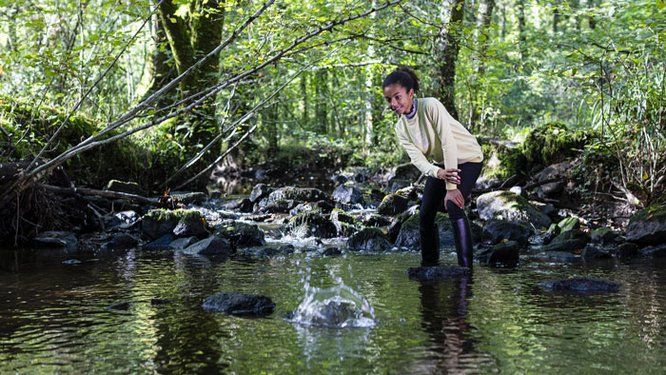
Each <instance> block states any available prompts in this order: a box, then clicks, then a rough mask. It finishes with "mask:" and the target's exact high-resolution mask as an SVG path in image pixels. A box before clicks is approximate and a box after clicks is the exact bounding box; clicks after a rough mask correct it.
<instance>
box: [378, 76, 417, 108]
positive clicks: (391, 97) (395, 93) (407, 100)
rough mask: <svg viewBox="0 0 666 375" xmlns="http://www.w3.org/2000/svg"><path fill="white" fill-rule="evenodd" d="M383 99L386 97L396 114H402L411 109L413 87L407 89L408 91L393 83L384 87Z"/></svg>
mask: <svg viewBox="0 0 666 375" xmlns="http://www.w3.org/2000/svg"><path fill="white" fill-rule="evenodd" d="M384 99H386V102H387V103H388V105H389V106H390V107H391V110H393V112H395V113H396V114H397V115H398V116H400V115H404V114H407V113H409V111H410V110H411V109H412V103H413V101H414V89H409V92H407V89H405V87H404V86H401V85H399V84H397V83H393V84H390V85H388V86H386V87H384Z"/></svg>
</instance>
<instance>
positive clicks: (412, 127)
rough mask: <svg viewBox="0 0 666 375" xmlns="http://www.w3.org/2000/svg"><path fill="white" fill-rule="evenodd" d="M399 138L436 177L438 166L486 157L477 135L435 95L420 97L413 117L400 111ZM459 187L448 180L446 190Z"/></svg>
mask: <svg viewBox="0 0 666 375" xmlns="http://www.w3.org/2000/svg"><path fill="white" fill-rule="evenodd" d="M395 132H396V134H397V136H398V141H399V142H400V144H401V145H402V147H404V149H405V151H407V154H408V155H409V158H410V159H411V161H412V164H414V165H415V166H416V167H417V168H418V169H419V170H420V171H421V172H422V173H423V174H425V175H426V176H430V177H435V178H436V177H437V171H438V170H439V169H440V168H439V167H438V166H436V165H434V164H433V163H431V162H430V161H429V160H428V158H430V159H431V160H433V161H434V162H435V163H442V162H443V163H444V166H445V167H446V168H447V169H448V168H457V167H458V164H463V163H466V162H481V161H483V152H482V151H481V146H479V143H478V142H477V141H476V138H475V137H474V136H473V135H472V134H470V132H469V131H468V130H467V129H465V127H464V126H462V124H460V123H459V122H458V121H456V119H454V118H453V117H452V116H451V115H450V114H449V112H448V111H447V110H446V108H444V105H443V104H442V103H441V102H440V101H439V100H437V99H436V98H419V99H418V104H417V106H416V115H415V116H414V117H412V118H411V119H408V118H407V116H405V115H401V116H400V119H398V123H397V124H396V125H395ZM455 189H457V185H456V184H452V183H449V182H447V183H446V190H455Z"/></svg>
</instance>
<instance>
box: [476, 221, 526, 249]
mask: <svg viewBox="0 0 666 375" xmlns="http://www.w3.org/2000/svg"><path fill="white" fill-rule="evenodd" d="M533 234H534V229H532V227H531V226H529V225H527V224H524V223H521V222H510V221H506V220H497V219H491V220H489V221H488V222H486V224H485V225H484V226H483V234H482V237H483V239H484V240H488V241H490V242H491V243H493V244H496V243H500V242H502V241H504V240H508V241H517V242H519V243H520V244H523V245H525V244H527V241H528V239H529V238H530V236H531V235H533Z"/></svg>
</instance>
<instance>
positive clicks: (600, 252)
mask: <svg viewBox="0 0 666 375" xmlns="http://www.w3.org/2000/svg"><path fill="white" fill-rule="evenodd" d="M613 250H614V249H613V248H608V247H604V246H603V245H599V244H594V243H588V244H587V245H586V246H585V249H583V253H582V254H581V258H583V259H585V260H588V261H589V260H594V259H610V258H612V257H613Z"/></svg>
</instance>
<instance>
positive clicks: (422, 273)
mask: <svg viewBox="0 0 666 375" xmlns="http://www.w3.org/2000/svg"><path fill="white" fill-rule="evenodd" d="M469 274H470V269H469V268H466V267H458V266H446V267H445V266H437V267H410V268H408V269H407V276H409V278H410V279H412V280H419V281H438V280H448V279H452V278H456V277H461V276H465V275H469Z"/></svg>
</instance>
